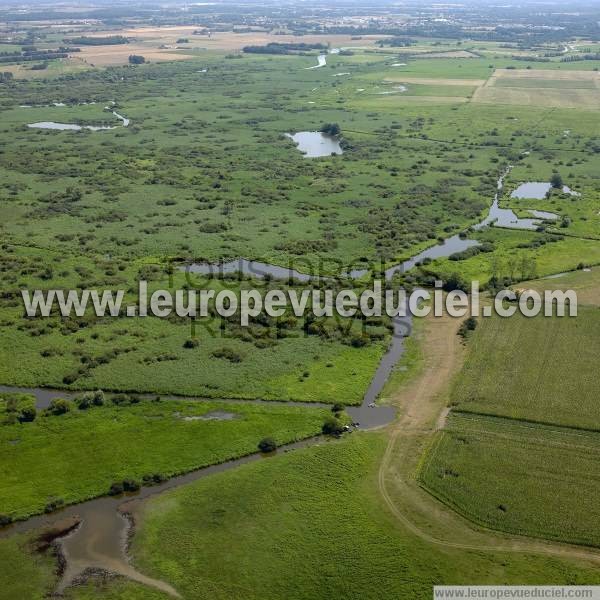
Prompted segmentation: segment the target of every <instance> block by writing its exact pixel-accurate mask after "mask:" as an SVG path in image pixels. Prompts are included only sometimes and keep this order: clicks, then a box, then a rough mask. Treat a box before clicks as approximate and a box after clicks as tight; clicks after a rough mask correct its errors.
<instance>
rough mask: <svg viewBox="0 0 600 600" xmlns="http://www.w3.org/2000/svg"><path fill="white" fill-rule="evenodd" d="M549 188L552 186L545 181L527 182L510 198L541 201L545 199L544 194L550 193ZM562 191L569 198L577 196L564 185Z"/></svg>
mask: <svg viewBox="0 0 600 600" xmlns="http://www.w3.org/2000/svg"><path fill="white" fill-rule="evenodd" d="M551 187H552V185H551V184H550V183H548V182H545V181H528V182H527V183H522V184H521V185H520V186H519V187H518V188H517V189H516V190H514V191H513V192H512V193H511V195H510V197H511V198H532V199H534V200H543V199H544V198H545V197H546V194H547V193H548V192H549V191H550V188H551ZM562 191H563V192H564V193H565V194H571V196H579V194H578V193H577V192H574V191H573V190H572V189H571V188H569V187H568V186H566V185H564V186H563V188H562Z"/></svg>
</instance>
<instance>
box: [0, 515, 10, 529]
mask: <svg viewBox="0 0 600 600" xmlns="http://www.w3.org/2000/svg"><path fill="white" fill-rule="evenodd" d="M11 523H12V517H9V516H8V515H0V527H6V526H7V525H10V524H11Z"/></svg>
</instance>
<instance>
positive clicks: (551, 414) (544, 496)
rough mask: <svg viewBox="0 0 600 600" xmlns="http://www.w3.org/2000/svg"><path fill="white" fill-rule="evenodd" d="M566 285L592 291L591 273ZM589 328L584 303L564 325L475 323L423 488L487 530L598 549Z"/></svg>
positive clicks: (596, 425)
mask: <svg viewBox="0 0 600 600" xmlns="http://www.w3.org/2000/svg"><path fill="white" fill-rule="evenodd" d="M586 277H587V279H586ZM561 279H562V278H559V279H547V280H539V281H538V282H534V285H533V287H537V289H538V290H540V291H542V290H543V289H554V288H555V287H560V286H554V285H553V282H554V281H561ZM596 279H597V278H596ZM569 283H575V284H576V285H575V287H576V288H577V284H578V285H579V287H580V288H582V289H583V290H585V291H587V292H590V293H591V291H592V290H594V289H597V285H595V279H594V276H593V272H592V273H585V272H579V273H573V274H568V275H565V282H563V287H568V286H569ZM524 287H527V288H528V287H530V286H529V284H525V286H524ZM598 327H600V320H599V315H598V309H597V308H596V307H595V306H586V305H580V306H579V312H578V316H577V317H571V318H568V317H564V318H557V317H554V318H544V317H536V318H526V317H522V316H515V317H512V318H508V319H506V318H505V319H503V318H500V317H493V318H487V319H481V320H480V323H479V326H478V327H477V329H476V331H475V332H474V334H473V336H472V337H471V338H470V339H469V342H468V346H469V347H468V351H467V357H466V360H465V363H464V366H463V368H462V371H461V372H460V373H459V374H458V375H457V377H456V379H455V381H454V385H453V388H452V390H451V394H450V402H451V405H452V407H453V411H452V412H451V413H450V417H449V420H448V423H447V424H446V426H445V428H444V429H443V431H442V432H440V433H438V434H437V438H436V439H435V441H434V442H433V443H432V445H431V447H430V448H429V450H428V452H427V457H426V459H425V460H424V462H423V464H422V467H421V472H420V481H421V483H422V484H423V485H424V487H425V488H426V489H428V490H429V491H431V492H432V493H433V494H434V495H435V496H436V497H438V498H439V499H441V500H442V501H443V502H445V503H447V504H448V505H450V506H452V507H453V508H455V509H456V510H458V511H459V512H460V513H461V514H463V515H465V516H466V517H468V518H470V519H472V520H474V521H476V522H477V523H479V524H481V525H484V526H486V527H491V528H493V529H499V530H502V531H507V532H511V533H518V534H523V535H529V536H534V537H545V538H551V539H556V540H561V541H566V542H573V543H578V544H586V545H593V546H598V545H600V534H599V532H598V529H597V528H596V527H594V526H593V523H595V522H596V521H597V517H596V516H595V512H596V506H595V503H594V500H593V498H595V495H596V492H594V491H593V490H594V487H595V486H597V485H598V482H600V472H599V471H598V459H599V456H598V448H599V445H598V442H599V439H598V436H599V435H600V433H599V432H600V421H599V419H598V410H597V398H598V391H599V389H598V380H597V378H596V377H595V375H594V372H595V369H594V365H595V363H596V360H597V356H598V352H599V350H600V349H599V348H598V344H597V340H598V339H599V338H598V333H599V331H598ZM583 482H585V483H583Z"/></svg>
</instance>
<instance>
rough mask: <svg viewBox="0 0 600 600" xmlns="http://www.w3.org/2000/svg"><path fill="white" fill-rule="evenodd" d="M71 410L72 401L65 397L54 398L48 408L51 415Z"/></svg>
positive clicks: (47, 411)
mask: <svg viewBox="0 0 600 600" xmlns="http://www.w3.org/2000/svg"><path fill="white" fill-rule="evenodd" d="M70 410H71V405H70V403H69V402H68V401H67V400H65V399H64V398H53V399H52V400H51V401H50V405H49V406H48V408H47V409H46V413H47V414H49V415H57V416H58V415H64V414H65V413H68V412H69V411H70Z"/></svg>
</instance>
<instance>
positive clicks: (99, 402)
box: [92, 390, 105, 406]
mask: <svg viewBox="0 0 600 600" xmlns="http://www.w3.org/2000/svg"><path fill="white" fill-rule="evenodd" d="M104 402H105V398H104V392H103V391H102V390H96V391H95V392H94V393H93V398H92V403H93V404H94V406H103V405H104Z"/></svg>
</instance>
